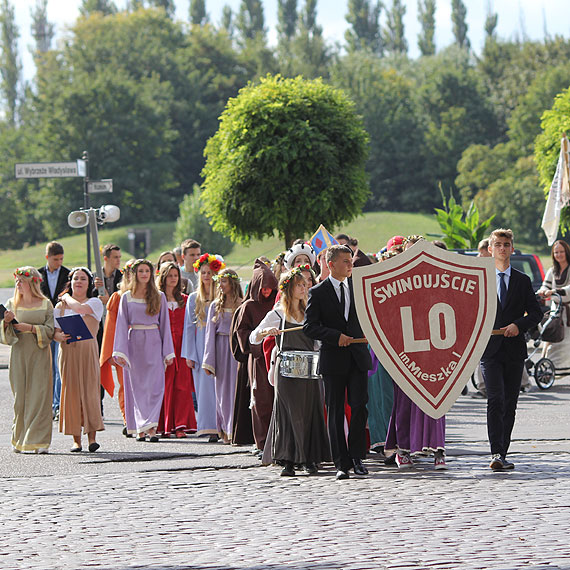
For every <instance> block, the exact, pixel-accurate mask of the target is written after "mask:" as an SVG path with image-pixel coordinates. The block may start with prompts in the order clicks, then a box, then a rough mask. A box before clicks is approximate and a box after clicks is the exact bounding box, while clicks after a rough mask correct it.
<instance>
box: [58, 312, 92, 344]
mask: <svg viewBox="0 0 570 570" xmlns="http://www.w3.org/2000/svg"><path fill="white" fill-rule="evenodd" d="M55 320H56V321H57V324H58V325H59V327H60V328H61V330H62V331H63V332H64V333H65V334H68V335H69V336H70V337H71V338H70V339H69V340H68V341H67V343H68V344H69V343H70V342H78V341H80V340H89V339H90V338H93V335H92V334H91V333H90V332H89V329H88V328H87V325H86V324H85V321H84V320H83V317H82V316H81V315H69V316H68V317H56V318H55Z"/></svg>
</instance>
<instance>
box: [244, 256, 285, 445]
mask: <svg viewBox="0 0 570 570" xmlns="http://www.w3.org/2000/svg"><path fill="white" fill-rule="evenodd" d="M265 288H267V289H271V294H270V295H269V297H264V296H263V295H262V294H261V290H262V289H265ZM276 296H277V278H276V277H275V275H274V274H273V272H272V271H271V269H270V268H269V267H268V266H267V265H265V263H264V262H263V261H261V260H260V259H256V260H255V264H254V266H253V277H252V278H251V283H250V285H249V290H248V297H249V298H248V299H246V300H245V301H244V302H243V304H242V306H241V307H240V309H239V316H238V317H236V321H235V332H236V336H237V340H238V343H239V348H240V349H241V352H242V353H243V354H247V355H248V374H249V381H250V398H251V403H250V407H251V421H252V426H253V437H254V439H255V445H256V447H257V449H263V448H264V446H265V439H266V438H267V431H268V430H269V422H270V421H271V412H272V410H273V386H271V384H269V380H268V379H267V368H266V366H265V359H264V356H263V348H262V346H261V345H252V344H250V342H249V335H250V334H251V331H253V330H254V329H255V328H256V327H257V325H258V324H259V323H260V322H261V321H262V320H263V317H265V315H266V314H267V313H268V312H269V311H270V310H271V309H272V308H273V306H274V305H275V297H276Z"/></svg>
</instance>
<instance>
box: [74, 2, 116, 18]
mask: <svg viewBox="0 0 570 570" xmlns="http://www.w3.org/2000/svg"><path fill="white" fill-rule="evenodd" d="M95 12H100V13H101V14H103V15H105V16H109V15H111V14H116V12H117V6H116V5H115V3H114V2H113V1H112V0H82V2H81V6H80V7H79V13H80V14H81V15H82V16H89V15H90V14H93V13H95Z"/></svg>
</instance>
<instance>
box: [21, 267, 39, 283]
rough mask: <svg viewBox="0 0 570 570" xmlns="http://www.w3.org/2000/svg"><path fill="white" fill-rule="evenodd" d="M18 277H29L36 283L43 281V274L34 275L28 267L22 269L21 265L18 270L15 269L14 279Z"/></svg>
mask: <svg viewBox="0 0 570 570" xmlns="http://www.w3.org/2000/svg"><path fill="white" fill-rule="evenodd" d="M16 277H27V278H28V279H31V280H32V281H33V282H34V283H41V282H42V281H43V279H42V278H41V275H33V274H32V272H31V271H29V270H27V269H20V268H19V267H18V269H16V271H14V279H15V278H16Z"/></svg>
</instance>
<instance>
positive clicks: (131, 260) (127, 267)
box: [123, 259, 136, 273]
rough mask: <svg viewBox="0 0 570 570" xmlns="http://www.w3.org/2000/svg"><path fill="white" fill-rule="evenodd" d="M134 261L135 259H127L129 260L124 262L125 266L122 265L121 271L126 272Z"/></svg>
mask: <svg viewBox="0 0 570 570" xmlns="http://www.w3.org/2000/svg"><path fill="white" fill-rule="evenodd" d="M135 261H136V259H129V261H127V263H125V266H124V267H123V273H127V272H128V271H131V270H132V268H133V265H134V263H135Z"/></svg>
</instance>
